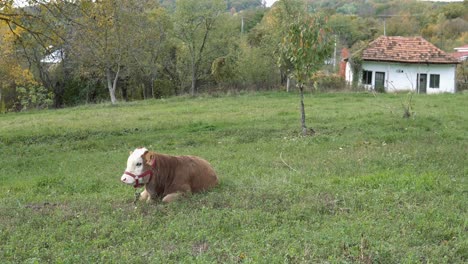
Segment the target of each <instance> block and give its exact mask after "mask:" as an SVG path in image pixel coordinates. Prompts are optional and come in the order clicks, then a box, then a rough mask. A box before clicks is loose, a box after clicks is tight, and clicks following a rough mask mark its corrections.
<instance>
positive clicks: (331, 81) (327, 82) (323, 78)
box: [312, 72, 346, 92]
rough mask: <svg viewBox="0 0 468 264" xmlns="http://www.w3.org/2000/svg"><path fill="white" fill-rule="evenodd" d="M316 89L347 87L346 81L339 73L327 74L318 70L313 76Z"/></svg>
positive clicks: (341, 88) (324, 90)
mask: <svg viewBox="0 0 468 264" xmlns="http://www.w3.org/2000/svg"><path fill="white" fill-rule="evenodd" d="M312 81H313V83H314V89H315V90H316V91H320V92H327V91H337V90H345V89H346V81H345V79H344V78H343V77H341V76H339V75H337V74H326V73H324V72H317V73H316V74H314V76H313V77H312Z"/></svg>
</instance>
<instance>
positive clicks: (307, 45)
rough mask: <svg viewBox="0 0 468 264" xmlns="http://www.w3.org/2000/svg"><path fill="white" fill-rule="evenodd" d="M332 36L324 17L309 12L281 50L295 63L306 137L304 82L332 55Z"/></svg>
mask: <svg viewBox="0 0 468 264" xmlns="http://www.w3.org/2000/svg"><path fill="white" fill-rule="evenodd" d="M332 37H333V36H332V34H331V32H330V28H329V26H328V25H327V20H326V19H325V18H324V17H322V16H320V15H313V16H311V15H308V14H306V15H304V17H302V18H298V19H297V20H296V21H294V22H293V23H292V24H291V25H290V27H289V30H288V32H287V34H286V36H284V38H283V41H282V43H281V51H282V53H283V54H284V58H286V59H287V61H288V62H289V63H290V64H291V65H292V66H293V69H292V75H293V77H294V78H295V80H296V86H297V87H298V88H299V91H300V111H301V128H302V134H303V135H304V136H305V135H307V127H306V121H305V109H304V84H305V83H306V82H307V81H308V80H310V77H311V76H312V74H313V73H315V72H317V71H318V70H319V69H320V67H321V66H322V65H323V64H324V62H325V60H326V59H328V58H330V56H331V52H332V44H333V38H332ZM312 131H313V130H312Z"/></svg>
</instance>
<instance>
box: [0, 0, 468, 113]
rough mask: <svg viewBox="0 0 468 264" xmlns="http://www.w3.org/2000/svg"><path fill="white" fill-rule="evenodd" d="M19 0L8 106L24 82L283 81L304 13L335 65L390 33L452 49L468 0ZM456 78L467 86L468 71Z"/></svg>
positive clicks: (151, 93) (0, 75) (0, 19)
mask: <svg viewBox="0 0 468 264" xmlns="http://www.w3.org/2000/svg"><path fill="white" fill-rule="evenodd" d="M14 2H15V1H2V2H1V3H0V34H1V36H2V37H1V38H0V111H2V112H3V111H5V110H19V109H17V108H15V107H14V106H15V104H16V105H18V104H19V102H18V100H19V99H18V95H17V89H16V88H17V87H25V86H24V85H29V84H31V83H38V84H39V86H43V87H45V88H46V89H47V93H53V94H54V96H53V100H54V103H53V107H55V108H61V107H65V106H73V105H79V104H85V103H94V102H100V101H102V100H111V101H112V102H114V103H115V102H116V101H132V100H142V99H151V98H166V97H169V96H174V95H182V94H187V93H191V94H198V93H206V92H216V93H218V92H230V91H247V90H255V91H259V90H270V89H278V88H279V87H283V86H285V85H286V80H287V77H288V76H289V75H290V73H291V72H290V71H289V70H290V68H289V67H288V65H284V64H282V67H278V66H277V64H276V61H277V59H278V58H277V57H278V54H279V52H278V43H280V42H281V41H282V39H283V38H284V37H285V35H286V32H287V30H288V28H289V26H290V25H289V24H290V23H291V21H292V20H291V18H290V15H291V14H294V13H295V12H298V11H306V12H308V13H309V14H310V15H312V16H314V15H316V14H318V13H321V14H324V15H325V16H326V17H327V18H328V19H327V22H328V23H327V24H328V25H329V27H330V28H331V30H332V34H333V35H334V36H336V44H337V45H336V48H337V51H336V56H333V58H336V61H335V62H334V63H335V64H337V63H339V61H340V58H339V53H340V52H339V51H340V50H341V48H343V47H347V48H351V49H352V50H356V49H357V48H358V47H359V43H363V42H369V41H371V40H374V39H376V38H377V37H379V36H381V35H383V34H384V32H385V33H386V34H387V35H389V36H392V35H393V36H423V37H424V38H425V39H427V40H428V41H430V42H431V43H433V44H435V45H436V46H437V47H439V48H441V49H443V50H444V51H447V52H453V48H454V47H460V46H463V45H466V43H468V33H467V32H468V22H467V21H468V17H467V16H468V15H467V14H468V4H467V3H468V2H467V1H464V2H463V3H438V2H427V1H417V0H408V1H406V0H405V1H403V0H390V1H378V0H369V1H349V0H332V1H328V0H327V1H322V0H310V1H302V0H279V1H277V2H276V3H275V5H274V6H273V7H271V8H266V7H264V6H263V5H262V1H260V0H232V1H222V0H219V1H206V0H203V1H201V0H199V1H191V0H190V1H189V0H178V1H174V0H164V1H140V0H103V1H89V0H80V1H72V2H70V1H65V0H57V1H42V0H30V1H19V2H22V3H23V4H24V3H29V4H31V6H29V7H21V8H20V7H18V6H14V5H13V3H14ZM17 2H18V1H17ZM176 2H177V4H176ZM303 4H306V6H304V5H303ZM298 7H303V8H298ZM52 55H54V56H52ZM222 59H224V60H222ZM222 61H224V64H220V62H222ZM283 61H284V60H283ZM327 61H328V63H329V64H331V59H330V60H327ZM355 62H356V61H355ZM463 69H464V68H460V71H461V72H463ZM321 70H322V71H324V72H327V73H331V74H334V73H336V70H337V67H335V68H334V69H333V68H331V66H330V65H327V66H326V67H324V68H322V69H321ZM465 72H466V71H465ZM356 76H357V75H356ZM457 76H458V77H459V80H458V84H459V90H463V89H465V87H466V80H465V79H466V78H463V76H464V75H461V74H459V75H457ZM465 76H466V75H465ZM30 77H32V79H31V78H30ZM356 79H357V78H356ZM464 80H465V81H464ZM25 81H27V83H26V84H19V82H23V83H24V82H25Z"/></svg>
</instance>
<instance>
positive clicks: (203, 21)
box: [175, 0, 226, 96]
mask: <svg viewBox="0 0 468 264" xmlns="http://www.w3.org/2000/svg"><path fill="white" fill-rule="evenodd" d="M225 9H226V3H225V2H224V1H223V0H214V1H212V0H200V1H192V0H178V1H177V5H176V12H175V36H176V37H177V38H178V39H179V40H181V41H182V44H183V45H184V48H185V49H187V50H188V55H189V64H190V69H189V71H190V79H191V86H190V94H191V95H192V96H193V95H195V93H196V91H197V80H198V78H199V77H200V74H201V68H200V67H201V64H202V62H203V59H204V57H205V55H206V46H207V42H208V39H209V37H210V34H211V33H212V31H213V29H214V28H215V26H216V23H217V19H218V17H219V16H220V15H221V14H222V12H224V10H225ZM209 65H211V64H208V67H209Z"/></svg>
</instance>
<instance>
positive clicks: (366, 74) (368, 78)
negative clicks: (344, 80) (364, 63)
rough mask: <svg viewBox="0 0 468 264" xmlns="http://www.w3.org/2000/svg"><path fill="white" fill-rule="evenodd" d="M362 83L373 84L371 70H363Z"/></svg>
mask: <svg viewBox="0 0 468 264" xmlns="http://www.w3.org/2000/svg"><path fill="white" fill-rule="evenodd" d="M362 84H372V72H371V71H362Z"/></svg>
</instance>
